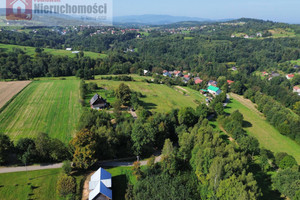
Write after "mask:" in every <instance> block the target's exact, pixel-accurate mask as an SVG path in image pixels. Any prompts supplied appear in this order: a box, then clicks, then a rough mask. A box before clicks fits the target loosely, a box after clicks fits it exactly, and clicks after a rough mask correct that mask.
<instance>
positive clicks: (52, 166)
mask: <svg viewBox="0 0 300 200" xmlns="http://www.w3.org/2000/svg"><path fill="white" fill-rule="evenodd" d="M160 161H161V156H157V157H155V163H157V162H160ZM62 165H63V164H62V163H57V164H44V165H30V166H27V167H25V166H23V167H0V174H3V173H12V172H25V171H26V170H27V171H35V170H43V169H58V168H61V167H62ZM99 165H100V166H103V167H122V166H133V162H119V161H103V162H99ZM141 165H142V166H143V165H147V160H143V161H141Z"/></svg>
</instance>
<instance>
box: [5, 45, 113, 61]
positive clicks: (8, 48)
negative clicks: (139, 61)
mask: <svg viewBox="0 0 300 200" xmlns="http://www.w3.org/2000/svg"><path fill="white" fill-rule="evenodd" d="M13 48H19V49H22V50H23V51H24V52H26V54H28V55H30V56H34V55H35V49H36V48H35V47H29V46H20V45H12V44H0V49H4V51H11V50H12V49H13ZM43 49H44V52H46V53H50V54H52V55H56V56H69V57H75V56H76V54H74V53H72V51H67V50H62V49H50V48H43ZM74 51H76V50H74ZM84 55H85V56H88V57H91V58H94V59H96V58H105V57H106V56H107V55H106V54H100V53H95V52H90V51H84Z"/></svg>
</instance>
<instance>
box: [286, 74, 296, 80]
mask: <svg viewBox="0 0 300 200" xmlns="http://www.w3.org/2000/svg"><path fill="white" fill-rule="evenodd" d="M294 76H295V75H294V74H288V75H286V78H287V79H289V80H290V79H293V78H294Z"/></svg>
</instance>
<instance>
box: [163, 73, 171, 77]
mask: <svg viewBox="0 0 300 200" xmlns="http://www.w3.org/2000/svg"><path fill="white" fill-rule="evenodd" d="M163 76H166V77H167V76H168V77H170V78H171V76H172V75H171V74H170V73H169V72H168V71H166V72H164V73H163Z"/></svg>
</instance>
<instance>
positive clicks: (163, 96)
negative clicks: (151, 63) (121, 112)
mask: <svg viewBox="0 0 300 200" xmlns="http://www.w3.org/2000/svg"><path fill="white" fill-rule="evenodd" d="M134 79H135V81H130V82H122V81H112V80H93V81H89V82H95V83H97V85H98V86H99V87H101V88H103V89H102V90H98V91H97V92H98V93H99V95H104V97H105V92H106V91H105V89H106V90H115V89H116V88H117V87H118V86H119V85H120V84H121V83H125V84H127V85H128V86H129V87H130V89H131V90H133V91H136V92H141V93H142V94H143V95H145V97H143V98H140V100H141V101H142V102H143V103H142V104H143V106H144V107H145V108H146V109H149V110H152V111H157V112H167V111H170V110H171V109H173V108H182V107H187V106H190V107H193V108H196V107H197V106H198V103H199V102H205V97H204V96H203V95H201V94H200V93H199V92H197V91H195V90H192V89H190V88H187V87H182V89H183V90H182V89H178V88H175V87H168V86H166V85H163V84H152V83H147V82H143V81H142V80H143V77H139V78H138V77H134ZM112 101H113V99H112ZM197 101H198V102H197ZM110 103H113V102H110Z"/></svg>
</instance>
